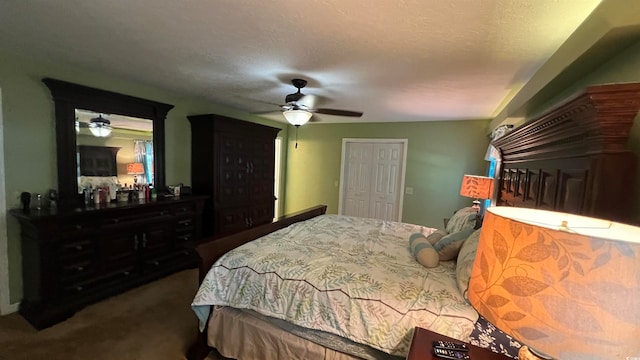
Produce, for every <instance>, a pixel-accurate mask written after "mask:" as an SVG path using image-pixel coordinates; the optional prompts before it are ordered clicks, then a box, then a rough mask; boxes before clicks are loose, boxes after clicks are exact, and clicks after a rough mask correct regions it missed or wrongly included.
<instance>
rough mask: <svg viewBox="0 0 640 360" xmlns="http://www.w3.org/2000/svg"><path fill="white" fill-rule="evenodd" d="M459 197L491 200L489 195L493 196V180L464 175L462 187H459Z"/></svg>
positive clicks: (485, 177)
mask: <svg viewBox="0 0 640 360" xmlns="http://www.w3.org/2000/svg"><path fill="white" fill-rule="evenodd" d="M460 195H462V196H466V197H470V198H474V199H491V195H493V178H490V177H487V176H477V175H464V177H463V178H462V185H460Z"/></svg>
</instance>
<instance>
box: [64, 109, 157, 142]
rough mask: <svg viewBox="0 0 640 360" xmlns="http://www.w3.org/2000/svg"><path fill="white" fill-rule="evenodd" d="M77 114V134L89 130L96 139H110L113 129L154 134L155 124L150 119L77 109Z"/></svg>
mask: <svg viewBox="0 0 640 360" xmlns="http://www.w3.org/2000/svg"><path fill="white" fill-rule="evenodd" d="M75 112H76V133H80V129H89V131H91V135H93V136H95V137H108V136H109V135H111V131H112V130H113V129H124V130H132V131H142V132H148V133H152V132H153V122H152V121H151V120H148V119H141V118H135V117H130V116H124V115H117V114H104V113H97V112H93V111H90V110H82V109H76V111H75Z"/></svg>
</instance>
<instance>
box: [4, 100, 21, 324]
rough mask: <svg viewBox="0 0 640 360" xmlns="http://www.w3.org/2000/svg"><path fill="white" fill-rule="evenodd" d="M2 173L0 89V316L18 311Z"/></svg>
mask: <svg viewBox="0 0 640 360" xmlns="http://www.w3.org/2000/svg"><path fill="white" fill-rule="evenodd" d="M5 185H6V183H5V171H4V122H3V117H2V89H0V315H6V314H10V313H13V312H16V311H18V304H19V303H15V304H11V297H10V293H9V256H8V255H7V252H8V251H9V239H8V237H7V196H6V195H7V194H6V188H5Z"/></svg>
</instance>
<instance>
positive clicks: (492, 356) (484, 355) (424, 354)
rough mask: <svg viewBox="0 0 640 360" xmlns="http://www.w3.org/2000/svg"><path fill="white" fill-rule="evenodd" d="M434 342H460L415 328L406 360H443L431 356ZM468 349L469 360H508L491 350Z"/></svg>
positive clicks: (474, 347) (471, 346)
mask: <svg viewBox="0 0 640 360" xmlns="http://www.w3.org/2000/svg"><path fill="white" fill-rule="evenodd" d="M435 340H444V341H454V342H460V340H456V339H453V338H450V337H448V336H444V335H441V334H438V333H434V332H433V331H429V330H427V329H423V328H420V327H416V328H415V330H414V331H413V339H411V348H409V355H408V356H407V360H443V359H442V358H439V357H436V356H435V355H433V342H434V341H435ZM467 346H468V347H469V357H470V358H471V360H508V359H510V358H509V357H507V356H505V355H502V354H497V353H494V352H493V351H491V350H488V349H484V348H481V347H477V346H473V345H471V344H467Z"/></svg>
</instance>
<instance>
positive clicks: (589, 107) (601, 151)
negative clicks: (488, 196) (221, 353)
mask: <svg viewBox="0 0 640 360" xmlns="http://www.w3.org/2000/svg"><path fill="white" fill-rule="evenodd" d="M639 108H640V84H616V85H599V86H591V87H588V88H587V89H586V90H585V91H584V92H583V93H581V94H578V95H577V96H575V97H572V98H570V99H569V100H567V101H565V102H564V103H562V104H560V105H558V106H556V107H554V108H553V109H552V110H550V111H549V112H547V113H545V114H544V115H542V116H540V117H538V118H537V119H534V120H532V121H530V122H527V123H526V124H525V125H523V126H521V127H520V128H518V129H516V130H514V131H512V132H511V133H509V134H508V135H506V136H504V137H502V138H500V139H498V140H496V141H494V142H493V143H492V144H493V145H494V146H495V147H497V148H498V149H499V150H500V152H501V155H502V165H501V173H500V176H499V178H500V181H499V185H498V186H499V187H500V191H499V192H498V194H497V203H498V205H508V206H518V207H532V208H540V209H548V210H555V211H564V212H570V213H576V214H582V215H588V216H596V217H603V218H608V219H612V220H619V221H629V220H630V207H631V205H632V203H631V202H632V201H633V200H635V198H634V197H633V194H634V184H635V181H634V175H635V168H636V156H635V155H634V154H633V153H631V152H630V151H629V150H627V148H626V143H627V140H628V137H629V133H630V129H631V126H632V124H633V120H634V118H635V117H636V115H637V113H638V109H639ZM326 209H327V207H326V206H325V205H320V206H316V207H313V208H310V209H307V210H304V211H301V212H299V213H295V214H291V215H287V216H283V217H281V218H279V219H278V220H277V221H275V222H273V223H270V224H266V225H262V226H260V227H257V228H254V229H250V230H247V231H244V232H241V233H237V234H234V235H230V236H227V237H223V238H220V239H216V240H212V241H210V242H206V243H203V244H202V245H200V246H198V247H197V251H198V254H199V255H200V257H201V259H202V262H201V264H200V281H202V280H203V279H204V277H205V275H206V274H207V272H208V271H209V269H210V268H211V266H212V265H213V263H214V262H215V261H216V260H217V259H218V258H219V257H220V256H222V255H223V254H224V253H226V252H228V251H230V250H232V249H234V248H236V247H238V246H240V245H242V244H244V243H247V242H249V241H252V240H254V239H257V238H259V237H261V236H264V235H266V234H269V233H271V232H273V231H275V230H278V229H282V228H284V227H286V226H289V225H291V224H293V223H296V222H299V221H304V220H307V219H310V218H313V217H315V216H319V215H322V214H324V213H325V212H326ZM211 350H212V348H211V347H209V346H208V345H207V339H206V330H205V331H204V332H198V338H197V340H196V342H195V343H194V344H193V345H192V346H191V348H190V349H189V352H188V353H187V358H188V359H189V360H202V359H204V358H205V357H207V355H208V354H209V353H210V352H211Z"/></svg>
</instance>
